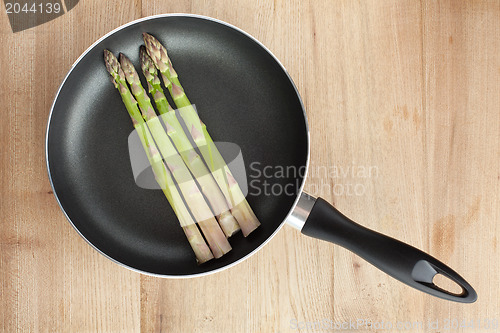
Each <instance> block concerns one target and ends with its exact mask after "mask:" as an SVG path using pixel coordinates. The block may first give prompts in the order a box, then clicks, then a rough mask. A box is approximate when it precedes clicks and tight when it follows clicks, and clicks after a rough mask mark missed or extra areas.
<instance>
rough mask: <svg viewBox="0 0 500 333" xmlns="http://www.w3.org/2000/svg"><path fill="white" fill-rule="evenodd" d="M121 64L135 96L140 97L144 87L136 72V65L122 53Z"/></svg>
mask: <svg viewBox="0 0 500 333" xmlns="http://www.w3.org/2000/svg"><path fill="white" fill-rule="evenodd" d="M120 64H121V66H122V68H123V71H124V73H125V77H126V78H127V82H128V83H129V84H130V89H131V90H132V93H133V94H134V95H138V94H140V93H142V90H143V89H142V85H141V80H140V79H139V73H137V71H136V70H135V67H134V64H133V63H132V61H130V59H129V58H128V57H127V56H126V55H124V54H123V53H120Z"/></svg>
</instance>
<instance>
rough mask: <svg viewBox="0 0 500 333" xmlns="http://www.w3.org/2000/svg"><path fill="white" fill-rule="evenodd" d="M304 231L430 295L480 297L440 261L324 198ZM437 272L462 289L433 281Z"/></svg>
mask: <svg viewBox="0 0 500 333" xmlns="http://www.w3.org/2000/svg"><path fill="white" fill-rule="evenodd" d="M302 233H303V234H304V235H307V236H311V237H314V238H318V239H322V240H326V241H328V242H332V243H335V244H338V245H340V246H342V247H344V248H346V249H348V250H350V251H352V252H354V253H355V254H357V255H359V256H360V257H361V258H363V259H365V260H366V261H368V262H369V263H371V264H373V265H374V266H375V267H377V268H379V269H381V270H382V271H384V272H386V273H387V274H389V275H390V276H392V277H394V278H396V279H398V280H399V281H401V282H403V283H406V284H407V285H409V286H411V287H413V288H416V289H418V290H420V291H423V292H425V293H428V294H430V295H433V296H436V297H440V298H443V299H447V300H450V301H455V302H461V303H472V302H474V301H476V299H477V294H476V292H475V291H474V289H473V288H472V287H471V285H470V284H469V283H467V281H465V280H464V279H463V278H462V277H461V276H460V275H458V274H457V273H456V272H455V271H454V270H452V269H451V268H449V267H448V266H446V265H445V264H443V263H442V262H440V261H439V260H437V259H435V258H433V257H431V256H430V255H428V254H427V253H424V252H422V251H420V250H418V249H416V248H414V247H413V246H410V245H408V244H405V243H403V242H400V241H398V240H396V239H393V238H391V237H388V236H385V235H382V234H380V233H378V232H376V231H373V230H370V229H367V228H365V227H363V226H361V225H359V224H357V223H355V222H353V221H351V220H350V219H349V218H347V217H345V216H344V215H343V214H342V213H340V212H339V211H338V210H337V209H335V208H334V207H333V206H332V205H330V204H329V203H328V202H326V201H325V200H323V199H321V198H318V199H317V200H316V202H315V203H314V206H313V207H312V209H311V212H310V214H309V216H308V218H307V220H306V222H305V224H304V226H303V228H302ZM436 274H442V275H443V276H445V277H447V278H449V279H450V280H452V281H453V282H455V283H457V284H458V285H459V286H460V287H461V288H462V292H461V293H459V294H455V293H452V292H449V291H447V290H445V289H442V288H440V287H438V286H437V285H436V284H434V283H433V281H432V280H433V278H434V276H435V275H436Z"/></svg>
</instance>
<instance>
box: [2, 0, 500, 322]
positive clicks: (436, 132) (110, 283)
mask: <svg viewBox="0 0 500 333" xmlns="http://www.w3.org/2000/svg"><path fill="white" fill-rule="evenodd" d="M168 12H186V13H195V14H202V15H207V16H212V17H215V18H218V19H221V20H224V21H227V22H229V23H231V24H234V25H236V26H238V27H240V28H242V29H243V30H245V31H247V32H249V33H250V34H252V35H253V36H255V37H256V38H257V39H259V40H260V41H262V42H263V43H264V44H265V45H266V46H267V47H268V48H269V49H270V50H271V51H272V52H273V53H274V54H275V55H276V56H277V57H278V58H279V59H280V60H281V62H282V63H283V65H284V66H285V67H286V68H287V70H288V71H289V73H290V75H291V77H292V78H293V79H294V81H295V83H296V85H297V87H298V90H299V92H300V94H301V96H302V98H303V100H304V103H305V106H306V111H307V116H308V119H309V126H310V131H311V147H312V151H311V168H310V174H309V177H308V181H307V184H306V189H307V190H308V191H309V192H311V193H313V194H315V195H320V196H322V197H324V198H325V199H327V200H328V201H330V202H332V203H334V204H335V206H336V207H337V208H338V209H340V210H341V211H342V212H344V213H345V214H346V215H347V216H349V217H351V218H353V219H354V220H357V221H359V222H360V223H362V224H363V225H366V226H368V227H371V228H374V229H376V230H378V231H381V232H383V233H386V234H389V235H391V236H394V237H396V238H398V239H401V240H403V241H405V242H407V243H410V244H412V245H414V246H417V247H419V248H421V249H423V250H425V251H428V252H430V253H431V254H433V255H435V256H436V257H438V258H440V259H442V260H443V261H445V262H447V263H449V264H450V266H452V267H454V268H456V270H457V271H459V272H460V273H461V274H462V275H463V276H464V277H465V278H466V279H467V280H468V281H469V282H470V283H471V284H472V285H473V286H474V287H475V288H476V290H477V292H478V294H479V300H478V301H477V302H476V303H474V304H472V305H462V304H456V303H451V302H447V301H442V300H440V299H435V298H432V297H429V296H426V295H423V294H421V293H419V292H417V291H414V290H412V289H410V288H408V287H406V286H404V285H402V284H400V283H398V282H396V281H395V280H393V279H392V278H389V277H387V276H386V275H384V274H383V273H381V272H379V271H378V270H377V269H375V268H373V267H372V266H371V265H369V264H367V263H365V262H364V261H362V260H361V259H359V258H358V257H356V256H355V255H353V254H351V253H349V252H348V251H346V250H344V249H341V248H339V247H336V246H333V245H330V244H327V243H325V242H320V241H316V240H313V239H310V238H307V237H305V236H302V235H300V233H299V232H297V231H295V230H293V229H291V228H288V227H284V228H283V230H281V231H280V232H279V233H278V234H277V236H276V237H275V238H274V239H273V240H271V242H270V243H269V244H268V245H267V246H265V247H264V248H263V249H262V250H261V251H260V252H258V253H257V254H256V255H254V256H253V257H251V258H250V259H248V260H246V261H245V262H243V263H241V264H239V265H237V266H235V267H233V268H231V269H229V270H226V271H223V272H221V273H218V274H216V275H211V276H207V277H203V278H197V279H188V280H165V279H158V278H153V277H147V276H142V275H139V274H137V273H135V272H131V271H128V270H126V269H125V268H122V267H119V266H118V265H116V264H114V263H112V262H111V261H109V260H107V259H105V258H104V257H103V256H101V255H100V254H98V253H97V252H96V251H94V250H93V249H91V248H90V246H88V245H87V244H86V242H85V241H84V240H83V239H81V238H80V236H78V234H77V233H76V232H75V231H74V230H73V229H72V228H71V226H70V225H69V223H67V222H66V219H65V217H64V215H63V214H62V212H61V211H60V209H59V207H58V205H57V203H56V201H55V199H54V196H53V194H52V193H51V187H50V184H49V181H48V179H47V175H46V168H45V158H44V137H45V130H46V124H47V117H48V113H49V110H50V106H51V103H52V99H53V97H54V96H55V94H56V92H57V89H58V86H59V84H60V82H61V81H62V80H63V78H64V76H65V74H66V72H67V71H68V70H69V68H70V67H71V64H72V63H73V62H74V61H75V59H76V58H77V57H78V56H79V55H80V54H81V53H82V52H83V51H84V50H85V49H86V48H87V47H88V46H89V45H90V44H91V43H93V42H94V41H95V40H96V39H98V38H99V37H100V36H102V35H103V34H105V33H106V32H108V31H110V30H112V29H114V28H116V27H118V26H120V25H121V24H124V23H127V22H129V21H131V20H133V19H137V18H140V17H144V16H148V15H153V14H159V13H168ZM0 43H1V45H2V48H1V49H0V57H1V58H0V60H1V61H0V73H2V75H1V76H0V80H1V81H0V87H1V89H0V91H1V95H0V102H1V105H3V108H2V111H1V112H2V121H0V130H1V132H0V189H1V196H0V198H1V199H0V212H1V214H2V219H0V253H1V255H0V303H1V304H3V306H1V307H0V330H1V331H4V332H16V331H51V332H52V331H57V332H75V331H78V332H96V331H99V332H138V331H142V332H295V331H297V329H295V328H296V326H298V322H302V324H303V325H305V323H306V322H315V321H321V320H323V319H327V320H331V321H332V322H335V323H343V322H349V321H356V320H358V319H360V320H367V321H371V322H373V323H380V322H382V321H383V322H386V323H387V322H390V323H392V324H393V325H394V326H396V325H397V323H398V322H401V324H407V327H406V329H404V330H401V329H400V330H398V329H396V328H395V327H394V328H393V329H386V330H384V332H391V331H392V332H401V331H411V332H429V331H434V332H437V331H439V329H436V330H431V329H429V328H428V327H426V326H425V325H427V323H428V321H434V322H435V321H436V320H438V321H439V324H440V325H441V326H440V327H439V328H440V330H441V331H443V330H444V329H443V325H444V323H445V321H446V320H450V319H451V320H452V319H457V320H458V321H459V323H461V321H462V320H467V323H470V321H471V320H474V325H475V327H474V328H471V327H462V328H458V329H456V330H451V331H453V332H478V331H485V332H486V331H498V329H496V330H491V329H489V330H487V329H486V328H485V325H486V324H487V323H488V320H489V321H492V320H496V321H497V323H498V321H500V300H499V297H498V296H499V293H500V287H499V286H500V284H499V280H500V268H499V265H498V258H499V256H500V250H499V249H498V246H497V243H498V238H499V236H500V230H499V227H498V221H499V219H500V205H499V200H500V174H499V170H500V159H499V157H500V112H499V111H500V108H499V105H500V2H498V1H495V0H492V1H487V0H483V1H480V0H475V1H453V0H448V1H409V0H407V1H396V0H393V1H363V2H354V1H347V0H339V1H328V0H319V1H312V0H311V1H280V0H276V1H264V0H258V1H244V0H238V1H220V0H218V1H210V2H209V1H184V0H179V1H175V2H171V1H168V2H167V1H160V0H142V1H140V0H136V1H121V0H109V1H97V0H81V1H80V3H79V4H78V5H77V6H76V7H75V8H74V9H73V10H71V11H70V12H68V13H67V14H65V15H63V16H61V17H59V18H57V19H55V20H53V21H51V22H48V23H46V24H43V25H41V26H39V27H36V28H32V29H29V30H26V31H23V32H19V33H16V34H13V33H12V32H11V30H10V27H9V23H8V19H7V16H6V14H5V12H1V13H0ZM363 168H364V170H371V173H370V174H369V175H366V174H359V173H356V172H355V173H354V174H353V173H352V172H346V170H347V171H352V170H360V169H363ZM325 170H329V171H331V170H343V171H344V172H343V173H342V171H341V172H340V173H337V174H330V176H328V177H325V175H324V172H325ZM349 189H350V190H349ZM353 190H357V192H356V191H353ZM479 323H480V324H481V325H482V326H481V328H478V325H479ZM296 324H297V325H296ZM419 324H420V325H421V326H419ZM300 331H310V330H308V329H301V330H300ZM353 331H357V332H372V331H376V330H375V328H374V327H373V326H372V327H371V328H370V327H368V328H366V327H365V326H361V327H358V329H355V330H353ZM379 331H380V330H379Z"/></svg>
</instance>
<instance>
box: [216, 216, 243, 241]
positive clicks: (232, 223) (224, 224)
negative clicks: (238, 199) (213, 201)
mask: <svg viewBox="0 0 500 333" xmlns="http://www.w3.org/2000/svg"><path fill="white" fill-rule="evenodd" d="M219 224H220V226H221V228H222V231H224V234H225V235H226V237H231V236H232V235H234V234H235V233H237V232H238V231H240V226H239V225H238V222H237V221H236V219H235V218H234V216H233V215H232V214H231V213H230V212H224V213H222V214H220V216H219Z"/></svg>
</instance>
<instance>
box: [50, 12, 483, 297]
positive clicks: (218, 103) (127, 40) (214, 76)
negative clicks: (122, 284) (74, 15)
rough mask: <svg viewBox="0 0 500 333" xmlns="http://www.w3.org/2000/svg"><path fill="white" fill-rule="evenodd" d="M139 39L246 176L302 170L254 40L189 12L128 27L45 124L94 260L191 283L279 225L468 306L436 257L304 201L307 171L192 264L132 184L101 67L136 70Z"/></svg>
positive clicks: (279, 94) (273, 66)
mask: <svg viewBox="0 0 500 333" xmlns="http://www.w3.org/2000/svg"><path fill="white" fill-rule="evenodd" d="M143 32H148V33H151V34H153V35H154V36H156V37H157V38H159V39H160V41H161V42H163V43H164V44H165V45H166V46H167V48H168V51H169V55H170V57H171V59H172V61H173V63H174V64H175V67H176V70H177V72H178V73H180V76H181V81H182V83H183V86H184V88H185V89H186V91H187V93H188V95H189V97H190V100H191V102H192V103H193V104H195V105H197V107H198V112H199V113H200V116H201V118H202V119H203V120H204V122H205V123H206V125H207V128H209V129H210V133H211V135H212V137H213V138H214V139H215V140H223V141H228V142H233V143H236V144H237V145H238V146H239V147H240V148H241V152H242V154H243V156H244V161H245V162H244V163H245V167H246V168H247V169H248V168H250V167H251V166H252V163H255V162H258V165H260V166H269V167H277V166H286V167H287V168H294V169H295V170H304V169H307V166H308V163H309V130H308V126H307V119H306V115H305V110H304V105H303V103H302V101H301V98H300V96H299V93H298V91H297V89H296V87H295V85H294V83H293V81H292V79H291V78H290V76H289V75H288V74H287V72H286V70H285V69H284V67H283V66H282V65H281V64H280V62H279V61H278V60H277V59H276V58H275V57H274V56H273V54H272V53H271V52H270V51H269V50H267V49H266V48H265V47H264V46H263V45H262V44H261V43H259V42H258V41H257V40H256V39H255V38H253V37H251V36H250V35H248V34H247V33H245V32H243V31H242V30H240V29H238V28H236V27H234V26H231V25H229V24H227V23H224V22H221V21H218V20H215V19H212V18H208V17H202V16H195V15H160V16H153V17H148V18H144V19H140V20H137V21H134V22H132V23H129V24H126V25H124V26H122V27H120V28H118V29H116V30H114V31H112V32H110V33H108V34H107V35H105V36H104V37H102V38H101V39H99V40H98V41H97V42H96V43H94V44H93V45H92V46H91V47H90V48H89V49H88V50H87V51H85V52H84V53H83V55H82V56H80V58H79V59H78V60H77V61H76V62H75V64H74V65H73V66H72V68H71V70H70V71H69V73H68V75H67V76H66V78H65V79H64V81H63V83H62V84H61V86H60V88H59V91H58V93H57V95H56V97H55V100H54V103H53V105H52V109H51V112H50V116H49V121H48V127H47V136H46V159H47V169H48V174H49V178H50V181H51V185H52V188H53V192H54V195H55V196H56V199H57V201H58V202H59V205H60V207H61V209H62V210H63V212H64V214H65V215H66V217H67V218H68V220H69V221H70V223H71V224H72V225H73V227H74V228H75V229H76V231H77V232H78V233H79V234H80V235H81V236H82V237H83V238H84V239H85V240H86V241H87V242H88V243H89V244H90V245H92V246H93V247H94V248H95V249H96V250H97V251H99V252H100V253H102V254H103V255H105V256H106V257H108V258H109V259H111V260H113V261H115V262H117V263H119V264H121V265H123V266H125V267H128V268H130V269H132V270H135V271H138V272H141V273H145V274H150V275H154V276H160V277H169V278H179V277H196V276H202V275H206V274H209V273H214V272H218V271H220V270H222V269H225V268H228V267H230V266H233V265H235V264H236V263H238V262H241V261H242V260H244V259H246V258H248V257H249V256H250V255H251V254H253V253H255V252H256V251H258V250H259V249H260V248H261V247H262V246H263V245H264V244H265V243H267V242H268V241H269V240H270V239H271V238H272V237H273V236H274V235H275V234H276V233H277V232H278V231H279V229H280V228H281V227H282V226H283V224H285V223H287V224H290V225H292V226H293V227H295V228H297V229H299V230H301V232H302V233H303V234H305V235H308V236H312V237H315V238H319V239H322V240H326V241H330V242H333V243H336V244H339V245H341V246H343V247H345V248H347V249H349V250H351V251H352V252H354V253H356V254H357V255H359V256H361V257H362V258H364V259H365V260H367V261H368V262H370V263H372V264H373V265H375V266H376V267H378V268H380V269H381V270H383V271H384V272H386V273H387V274H389V275H391V276H393V277H394V278H396V279H398V280H400V281H402V282H404V283H406V284H408V285H410V286H412V287H414V288H416V289H418V290H421V291H423V292H426V293H428V294H431V295H434V296H437V297H441V298H444V299H447V300H452V301H457V302H464V303H470V302H474V301H475V300H476V298H477V295H476V292H475V291H474V289H473V288H472V287H471V286H470V285H469V284H468V283H467V282H466V281H465V280H464V279H463V278H462V277H461V276H460V275H458V274H457V273H456V272H455V271H453V270H452V269H451V268H449V267H447V266H446V265H445V264H443V263H442V262H440V261H439V260H437V259H435V258H433V257H431V256H430V255H428V254H426V253H424V252H422V251H420V250H418V249H416V248H414V247H412V246H410V245H407V244H404V243H402V242H400V241H397V240H395V239H392V238H390V237H387V236H384V235H382V234H380V233H377V232H375V231H371V230H369V229H366V228H364V227H363V226H361V225H359V224H356V223H354V222H353V221H351V220H350V219H348V218H347V217H345V216H344V215H343V214H341V213H340V212H339V211H338V210H336V209H335V208H334V207H333V206H331V205H330V204H328V203H327V202H326V201H325V200H323V199H321V198H318V199H316V198H314V197H312V196H310V195H308V194H306V193H304V192H302V188H303V185H304V180H305V173H300V172H299V173H297V174H296V175H293V177H276V179H273V180H272V181H273V184H277V185H273V186H279V187H281V188H286V189H287V191H286V193H281V194H280V195H272V194H270V193H267V192H266V191H260V193H249V195H248V197H247V199H248V202H249V203H250V205H251V206H252V207H253V209H254V211H255V213H256V215H257V216H258V217H259V219H260V221H261V223H262V225H261V226H260V227H259V229H258V230H256V231H255V232H253V233H252V234H251V235H250V236H248V237H247V238H243V237H242V236H241V233H240V234H239V235H235V236H233V237H232V238H231V243H232V245H233V250H232V251H231V252H229V253H228V254H226V255H224V256H223V257H222V258H220V259H217V260H211V261H209V262H207V263H205V264H202V265H197V264H196V261H195V259H194V255H193V253H192V250H191V248H190V246H189V244H188V242H187V241H186V239H185V236H184V234H183V231H182V229H181V228H180V227H179V223H178V220H177V218H176V217H175V215H174V213H173V211H172V210H171V209H170V208H169V206H168V204H167V201H166V200H165V198H164V196H163V194H162V193H161V191H154V190H145V189H143V188H140V187H139V186H137V185H136V184H135V183H134V179H133V176H132V170H131V166H130V161H129V156H128V149H127V138H128V135H129V134H130V132H131V131H132V125H131V122H130V119H129V116H128V114H127V112H126V111H125V108H124V107H123V105H122V102H121V99H120V96H119V94H118V93H117V91H116V90H115V88H114V87H113V85H112V84H111V83H110V82H109V74H108V73H107V72H106V69H105V67H104V62H103V50H104V49H109V50H111V51H112V52H115V54H117V53H118V52H122V53H125V54H126V55H127V56H129V57H130V58H131V60H132V62H134V64H135V65H136V66H138V65H139V59H138V50H139V46H140V45H142V44H143V41H142V33H143ZM253 165H254V166H255V165H256V164H253ZM263 174H264V173H262V174H261V175H260V176H261V177H263ZM261 180H262V179H261ZM292 189H293V191H292ZM254 192H255V191H254ZM289 193H293V194H289ZM436 274H442V275H444V276H446V277H447V278H449V279H451V280H452V281H454V282H455V283H457V284H458V285H460V286H461V287H462V292H461V293H451V292H449V291H447V290H444V289H441V288H440V287H438V286H437V285H435V284H434V283H433V278H434V276H435V275H436Z"/></svg>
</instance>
